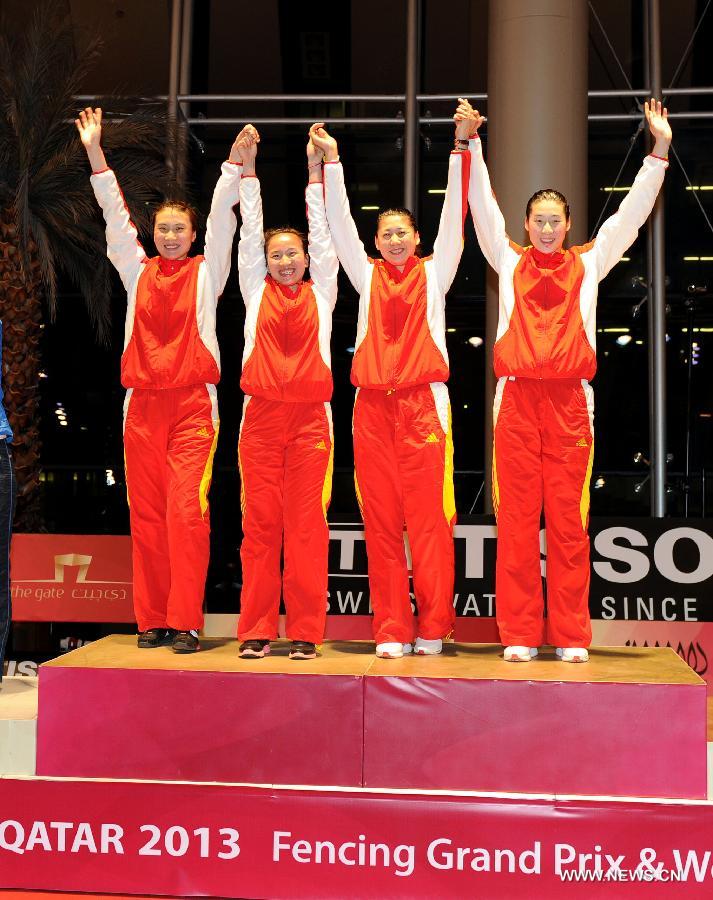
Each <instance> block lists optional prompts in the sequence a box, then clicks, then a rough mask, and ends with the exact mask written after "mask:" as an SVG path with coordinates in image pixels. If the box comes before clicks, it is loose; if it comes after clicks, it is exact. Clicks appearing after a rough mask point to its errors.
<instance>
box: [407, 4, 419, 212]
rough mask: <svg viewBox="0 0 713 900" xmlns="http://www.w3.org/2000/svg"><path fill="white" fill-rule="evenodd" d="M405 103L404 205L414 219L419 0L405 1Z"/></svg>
mask: <svg viewBox="0 0 713 900" xmlns="http://www.w3.org/2000/svg"><path fill="white" fill-rule="evenodd" d="M407 16H408V18H407V22H406V104H405V110H404V114H405V121H404V206H405V207H406V208H407V209H410V210H411V212H412V213H413V214H414V215H415V216H416V219H417V221H418V209H417V206H418V134H419V122H418V88H419V81H420V78H419V75H420V69H421V46H420V45H421V40H420V38H421V0H408V13H407Z"/></svg>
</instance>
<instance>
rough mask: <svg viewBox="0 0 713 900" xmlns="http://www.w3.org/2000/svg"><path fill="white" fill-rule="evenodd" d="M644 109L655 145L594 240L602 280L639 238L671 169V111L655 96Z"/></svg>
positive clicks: (595, 254) (598, 272) (595, 255)
mask: <svg viewBox="0 0 713 900" xmlns="http://www.w3.org/2000/svg"><path fill="white" fill-rule="evenodd" d="M644 112H645V115H646V121H647V122H648V123H649V129H650V131H651V134H652V136H653V138H654V148H653V150H652V152H651V154H650V155H649V156H647V157H646V159H644V164H643V165H642V167H641V168H640V169H639V172H638V174H637V176H636V178H635V179H634V183H633V184H632V186H631V190H630V191H629V193H628V194H627V195H626V197H625V198H624V200H623V202H622V204H621V206H620V207H619V209H618V210H617V211H616V212H615V213H614V215H613V216H610V217H609V218H608V219H607V220H606V221H605V222H604V224H603V225H602V227H601V228H600V229H599V232H598V234H597V236H596V238H595V240H594V257H595V259H596V265H597V274H598V276H599V280H600V281H601V280H602V278H604V276H605V275H606V274H607V273H608V272H609V271H610V270H611V269H612V268H613V267H614V266H615V265H616V264H617V263H618V262H619V260H620V259H621V257H622V256H623V255H624V253H625V252H626V250H627V249H628V248H629V247H630V246H631V245H632V244H633V243H634V241H635V240H636V236H637V234H638V231H639V229H640V228H641V226H642V225H643V224H644V222H645V221H646V220H647V219H648V217H649V215H650V214H651V210H652V209H653V208H654V203H655V202H656V197H657V196H658V193H659V191H660V190H661V185H662V184H663V179H664V175H665V174H666V169H667V168H668V149H669V147H670V145H671V137H672V134H671V126H670V125H669V123H668V110H667V109H665V108H663V109H662V108H661V102H660V101H656V100H654V99H652V100H651V102H650V103H649V102H648V101H647V102H646V103H645V104H644Z"/></svg>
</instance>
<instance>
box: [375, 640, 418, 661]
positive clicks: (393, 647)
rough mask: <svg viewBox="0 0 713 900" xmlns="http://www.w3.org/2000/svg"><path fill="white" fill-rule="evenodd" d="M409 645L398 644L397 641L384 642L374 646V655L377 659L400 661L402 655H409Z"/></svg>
mask: <svg viewBox="0 0 713 900" xmlns="http://www.w3.org/2000/svg"><path fill="white" fill-rule="evenodd" d="M411 650H412V647H411V644H400V643H399V642H398V641H386V642H385V643H383V644H377V645H376V655H377V656H378V657H379V659H401V657H402V656H403V655H404V653H410V652H411Z"/></svg>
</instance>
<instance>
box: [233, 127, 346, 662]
mask: <svg viewBox="0 0 713 900" xmlns="http://www.w3.org/2000/svg"><path fill="white" fill-rule="evenodd" d="M246 132H247V133H246V135H245V137H244V138H243V139H242V140H241V141H239V142H238V151H239V153H240V154H241V157H242V160H243V177H242V179H241V181H240V209H241V215H242V225H241V228H240V243H239V249H238V273H239V277H240V290H241V292H242V295H243V300H244V301H245V350H244V353H243V373H242V378H241V380H240V386H241V388H242V389H243V391H244V392H245V400H244V406H243V419H242V423H241V426H240V440H239V444H238V459H239V464H240V477H241V507H242V512H243V542H242V546H241V548H240V558H241V560H242V567H243V588H242V593H241V598H240V620H239V623H238V637H239V638H240V640H241V641H242V644H241V647H240V655H241V656H242V657H246V658H261V657H264V656H265V655H266V654H268V653H269V652H270V641H271V640H274V639H275V638H276V637H277V626H278V613H279V606H280V590H281V588H282V595H283V597H284V601H285V609H286V612H287V622H286V632H287V637H288V638H289V639H290V640H291V642H292V644H291V648H290V658H291V659H313V658H314V657H315V656H316V655H317V649H316V645H317V644H319V643H321V641H322V639H323V637H324V627H325V622H326V613H327V555H328V549H329V526H328V524H327V507H328V505H329V500H330V496H331V487H332V465H333V448H332V412H331V407H330V404H329V401H330V399H331V396H332V372H331V357H330V346H329V344H330V337H331V332H332V312H333V310H334V305H335V303H336V300H337V275H338V272H339V263H338V261H337V257H336V254H335V252H334V249H333V248H332V243H331V240H330V237H329V229H328V228H327V220H326V217H325V213H324V196H323V193H322V154H321V152H319V151H318V150H317V149H316V148H315V146H314V144H313V143H312V140H311V139H310V140H309V142H308V144H307V165H308V173H309V183H308V185H307V192H306V199H307V216H308V219H309V247H308V248H307V247H305V240H304V236H303V235H302V234H301V233H300V232H299V231H297V230H296V229H294V228H273V229H271V230H269V231H267V232H263V222H262V200H261V197H260V182H259V181H258V179H257V177H256V175H255V156H256V153H257V143H258V140H259V138H258V135H257V132H256V131H255V129H253V128H252V126H247V129H246ZM307 249H309V253H307ZM307 267H309V271H310V275H311V278H310V279H309V280H304V274H305V270H306V269H307ZM283 538H284V571H283V573H282V576H281V573H280V555H281V552H282V550H283Z"/></svg>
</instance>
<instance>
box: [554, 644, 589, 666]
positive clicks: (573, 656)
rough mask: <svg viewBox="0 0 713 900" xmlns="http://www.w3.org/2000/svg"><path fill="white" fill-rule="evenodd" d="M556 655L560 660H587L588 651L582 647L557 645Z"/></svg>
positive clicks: (578, 661)
mask: <svg viewBox="0 0 713 900" xmlns="http://www.w3.org/2000/svg"><path fill="white" fill-rule="evenodd" d="M557 656H558V657H559V658H560V659H561V660H562V662H569V663H583V662H589V652H588V651H587V650H586V649H585V648H584V647H558V648H557Z"/></svg>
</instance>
